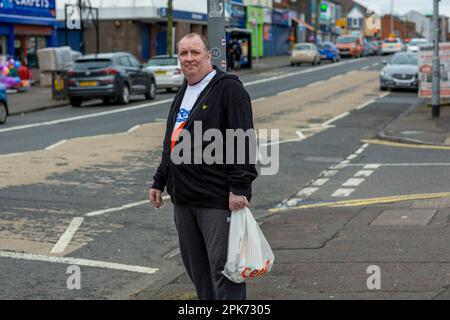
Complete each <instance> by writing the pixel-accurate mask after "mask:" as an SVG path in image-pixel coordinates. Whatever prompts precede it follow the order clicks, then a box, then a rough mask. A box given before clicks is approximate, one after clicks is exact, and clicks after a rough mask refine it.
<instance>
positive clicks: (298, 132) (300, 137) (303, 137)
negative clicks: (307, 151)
mask: <svg viewBox="0 0 450 320" xmlns="http://www.w3.org/2000/svg"><path fill="white" fill-rule="evenodd" d="M295 133H296V134H297V136H298V138H299V139H302V140H305V139H306V137H305V135H304V134H303V133H302V132H301V131H300V130H296V131H295Z"/></svg>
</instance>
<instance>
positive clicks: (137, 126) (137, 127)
mask: <svg viewBox="0 0 450 320" xmlns="http://www.w3.org/2000/svg"><path fill="white" fill-rule="evenodd" d="M140 127H141V125H140V124H138V125H136V126H134V127H133V128H131V129H130V130H128V133H131V132H133V131H136V130H137V129H139V128H140Z"/></svg>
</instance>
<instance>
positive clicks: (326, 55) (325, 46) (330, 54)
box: [317, 42, 341, 62]
mask: <svg viewBox="0 0 450 320" xmlns="http://www.w3.org/2000/svg"><path fill="white" fill-rule="evenodd" d="M317 48H318V49H319V53H320V59H321V60H330V61H332V62H338V61H341V56H340V55H339V50H338V48H336V45H335V44H334V43H332V42H322V43H321V44H320V45H318V46H317Z"/></svg>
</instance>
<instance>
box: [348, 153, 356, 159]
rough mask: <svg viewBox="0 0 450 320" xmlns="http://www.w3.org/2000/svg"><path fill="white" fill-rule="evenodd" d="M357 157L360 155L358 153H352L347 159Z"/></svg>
mask: <svg viewBox="0 0 450 320" xmlns="http://www.w3.org/2000/svg"><path fill="white" fill-rule="evenodd" d="M355 158H358V155H357V154H352V155H349V156H348V157H347V160H353V159H355Z"/></svg>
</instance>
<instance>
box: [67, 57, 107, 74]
mask: <svg viewBox="0 0 450 320" xmlns="http://www.w3.org/2000/svg"><path fill="white" fill-rule="evenodd" d="M111 64H112V61H111V60H110V59H90V60H88V59H86V60H77V61H75V64H74V65H73V69H74V70H78V71H83V70H94V69H103V68H107V67H109V66H110V65H111Z"/></svg>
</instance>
